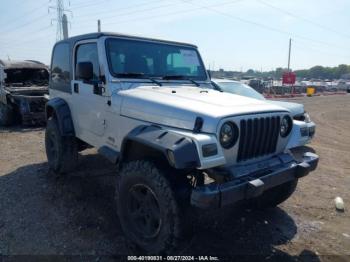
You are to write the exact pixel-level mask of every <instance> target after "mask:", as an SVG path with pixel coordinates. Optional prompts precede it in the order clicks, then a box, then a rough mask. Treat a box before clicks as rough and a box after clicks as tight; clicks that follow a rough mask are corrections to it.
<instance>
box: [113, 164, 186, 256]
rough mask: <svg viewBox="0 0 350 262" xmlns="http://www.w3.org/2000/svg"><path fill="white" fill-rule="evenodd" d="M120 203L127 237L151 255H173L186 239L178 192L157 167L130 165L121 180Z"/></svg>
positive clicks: (118, 201)
mask: <svg viewBox="0 0 350 262" xmlns="http://www.w3.org/2000/svg"><path fill="white" fill-rule="evenodd" d="M117 181H118V182H117V187H116V204H117V210H118V215H119V219H120V222H121V225H122V228H123V231H124V234H125V235H126V237H127V238H128V239H129V240H130V242H131V243H132V244H133V245H135V246H136V247H137V248H138V250H140V251H142V252H146V253H149V254H164V253H171V252H173V251H174V250H176V249H177V248H178V247H179V246H178V244H179V240H180V239H182V238H183V233H184V231H183V230H184V221H183V217H182V216H181V211H180V210H181V208H180V206H179V205H178V203H177V201H176V197H175V193H174V191H173V190H172V189H171V185H170V183H169V181H168V180H167V179H166V178H165V176H164V174H163V173H162V172H161V170H159V169H158V168H157V167H156V166H155V165H154V164H152V163H151V162H146V161H135V162H130V163H128V164H126V165H125V166H124V167H123V168H122V170H121V172H120V174H119V176H118V180H117Z"/></svg>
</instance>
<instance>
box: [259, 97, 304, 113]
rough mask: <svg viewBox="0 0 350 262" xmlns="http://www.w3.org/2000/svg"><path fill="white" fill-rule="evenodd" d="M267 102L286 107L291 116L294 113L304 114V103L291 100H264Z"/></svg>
mask: <svg viewBox="0 0 350 262" xmlns="http://www.w3.org/2000/svg"><path fill="white" fill-rule="evenodd" d="M266 101H268V102H269V103H271V104H273V105H277V106H280V107H283V108H286V109H288V111H289V112H291V114H292V115H293V116H296V115H302V114H304V111H305V110H304V105H302V104H298V103H291V102H283V101H275V100H266Z"/></svg>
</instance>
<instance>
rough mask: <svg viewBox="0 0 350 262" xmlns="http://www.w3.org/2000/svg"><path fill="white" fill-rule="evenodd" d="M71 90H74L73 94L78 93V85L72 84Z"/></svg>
mask: <svg viewBox="0 0 350 262" xmlns="http://www.w3.org/2000/svg"><path fill="white" fill-rule="evenodd" d="M73 89H74V93H79V84H78V83H74V86H73Z"/></svg>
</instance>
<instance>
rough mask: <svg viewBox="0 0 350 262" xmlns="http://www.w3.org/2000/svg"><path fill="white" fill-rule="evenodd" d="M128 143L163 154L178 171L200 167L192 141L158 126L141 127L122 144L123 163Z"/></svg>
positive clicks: (131, 133)
mask: <svg viewBox="0 0 350 262" xmlns="http://www.w3.org/2000/svg"><path fill="white" fill-rule="evenodd" d="M128 142H137V143H139V144H141V145H144V146H146V147H150V148H152V149H154V150H156V151H158V152H161V153H162V154H163V155H164V156H165V158H166V159H167V160H168V162H169V164H170V165H171V166H173V167H174V168H176V169H187V168H196V167H199V166H200V159H199V154H198V150H197V147H196V144H195V143H194V141H193V140H192V139H190V138H188V137H186V136H183V135H181V134H177V133H175V132H172V131H169V130H165V129H162V128H160V127H158V126H153V125H150V126H148V125H141V126H138V127H136V128H135V129H133V130H132V131H131V132H130V133H129V134H128V135H127V136H126V137H125V138H124V140H123V142H122V146H121V161H123V158H124V156H125V153H126V150H127V144H128Z"/></svg>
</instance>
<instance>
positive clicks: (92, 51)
mask: <svg viewBox="0 0 350 262" xmlns="http://www.w3.org/2000/svg"><path fill="white" fill-rule="evenodd" d="M80 62H90V63H92V66H93V78H92V79H91V80H98V79H99V75H100V64H99V61H98V51H97V44H96V43H87V44H81V45H79V46H78V47H77V49H76V55H75V79H76V80H83V79H80V78H79V76H78V75H77V65H78V63H80Z"/></svg>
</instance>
